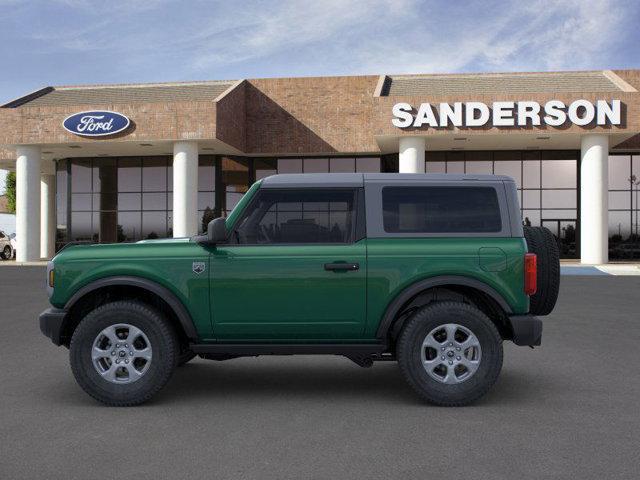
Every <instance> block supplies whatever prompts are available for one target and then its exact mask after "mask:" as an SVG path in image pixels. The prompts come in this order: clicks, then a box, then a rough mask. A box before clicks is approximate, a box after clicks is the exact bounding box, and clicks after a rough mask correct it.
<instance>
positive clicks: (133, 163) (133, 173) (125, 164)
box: [118, 157, 142, 192]
mask: <svg viewBox="0 0 640 480" xmlns="http://www.w3.org/2000/svg"><path fill="white" fill-rule="evenodd" d="M141 187H142V168H141V163H140V159H139V158H134V157H131V158H121V159H119V161H118V192H139V191H140V188H141Z"/></svg>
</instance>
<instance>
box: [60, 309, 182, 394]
mask: <svg viewBox="0 0 640 480" xmlns="http://www.w3.org/2000/svg"><path fill="white" fill-rule="evenodd" d="M177 352H178V346H177V339H176V335H175V333H174V331H173V329H172V328H171V325H170V324H169V323H168V321H167V320H166V318H165V317H164V316H163V315H162V314H160V313H159V312H158V311H156V310H155V309H153V308H152V307H150V306H148V305H146V304H143V303H140V302H135V301H118V302H113V303H108V304H105V305H102V306H100V307H98V308H96V309H95V310H93V311H92V312H90V313H89V314H88V315H87V316H86V317H85V318H84V319H83V320H82V321H81V322H80V324H79V325H78V327H77V328H76V330H75V332H74V333H73V336H72V338H71V346H70V360H71V369H72V371H73V374H74V376H75V378H76V381H77V382H78V384H79V385H80V386H81V387H82V389H83V390H84V391H85V392H87V393H88V394H89V395H91V396H92V397H93V398H95V399H96V400H99V401H101V402H103V403H106V404H107V405H112V406H130V405H137V404H140V403H143V402H145V401H147V400H149V399H150V398H151V397H152V396H153V395H155V394H156V393H157V392H158V391H159V390H160V389H161V388H162V387H164V385H165V384H166V383H167V382H168V381H169V378H170V377H171V374H172V373H173V370H174V368H175V365H176V357H177Z"/></svg>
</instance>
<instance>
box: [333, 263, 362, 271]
mask: <svg viewBox="0 0 640 480" xmlns="http://www.w3.org/2000/svg"><path fill="white" fill-rule="evenodd" d="M324 269H325V270H331V271H334V272H341V271H347V272H350V271H354V270H359V269H360V264H359V263H325V264H324Z"/></svg>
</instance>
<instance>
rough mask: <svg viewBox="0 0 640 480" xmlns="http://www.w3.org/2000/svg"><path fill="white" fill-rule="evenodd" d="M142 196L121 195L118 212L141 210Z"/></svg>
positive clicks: (137, 194) (136, 194)
mask: <svg viewBox="0 0 640 480" xmlns="http://www.w3.org/2000/svg"><path fill="white" fill-rule="evenodd" d="M141 208H142V195H141V194H139V193H119V194H118V210H141Z"/></svg>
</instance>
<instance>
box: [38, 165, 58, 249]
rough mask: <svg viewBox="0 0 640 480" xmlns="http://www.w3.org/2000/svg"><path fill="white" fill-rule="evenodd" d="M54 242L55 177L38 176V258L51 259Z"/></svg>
mask: <svg viewBox="0 0 640 480" xmlns="http://www.w3.org/2000/svg"><path fill="white" fill-rule="evenodd" d="M55 242H56V177H55V175H51V174H49V173H43V174H42V175H40V257H42V258H46V259H51V258H53V255H54V254H55Z"/></svg>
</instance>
